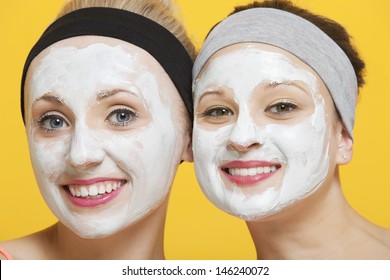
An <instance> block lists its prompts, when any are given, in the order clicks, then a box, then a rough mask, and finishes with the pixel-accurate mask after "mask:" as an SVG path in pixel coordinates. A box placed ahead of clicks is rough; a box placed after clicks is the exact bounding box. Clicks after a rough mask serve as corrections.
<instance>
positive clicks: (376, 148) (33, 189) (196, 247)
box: [0, 0, 390, 259]
mask: <svg viewBox="0 0 390 280" xmlns="http://www.w3.org/2000/svg"><path fill="white" fill-rule="evenodd" d="M176 2H177V3H178V4H179V6H180V12H181V17H182V20H183V21H184V23H185V25H186V27H187V29H188V32H189V34H190V35H191V37H192V38H193V40H194V42H195V43H196V45H197V47H198V48H199V47H200V45H201V43H202V41H203V38H204V37H205V35H206V34H207V32H208V30H209V29H210V28H211V27H212V26H213V25H214V24H215V23H216V22H217V21H219V20H221V19H222V18H223V17H224V16H225V15H227V14H228V13H229V12H230V11H231V10H232V8H233V6H235V5H238V4H246V3H248V1H247V0H245V1H243V0H241V1H239V0H219V1H217V0H207V1H206V0H197V1H195V0H177V1H176ZM294 2H296V3H297V4H299V5H300V6H302V7H304V8H308V9H310V10H312V11H314V12H317V13H320V14H323V15H325V16H328V17H330V18H332V19H335V20H336V21H339V22H340V23H342V24H343V25H344V26H345V27H346V28H347V29H348V30H349V32H350V34H351V35H352V36H353V39H354V42H355V44H356V45H357V47H358V50H359V51H360V53H361V55H362V57H363V58H364V59H365V61H366V65H367V71H366V81H367V84H366V86H365V87H364V89H363V90H362V91H361V96H360V98H359V104H358V109H357V120H356V126H355V144H354V157H353V161H352V163H350V164H349V165H348V166H345V167H342V168H341V176H342V182H343V190H344V192H345V195H346V197H347V199H348V201H349V202H350V203H351V204H352V206H353V207H354V208H355V209H356V210H357V211H358V212H359V213H361V214H362V215H363V216H364V217H366V218H367V219H369V220H371V221H372V222H374V223H376V224H378V225H381V226H385V227H390V176H389V175H388V174H387V172H389V173H390V170H389V159H390V125H389V123H388V121H389V119H390V117H389V114H390V110H389V109H390V70H389V69H390V67H389V65H390V47H389V43H390V39H389V38H390V18H389V17H388V14H389V13H390V1H387V0H371V1H363V0H296V1H294ZM62 4H63V0H34V1H30V0H22V1H3V2H2V6H1V11H0V31H1V33H0V34H1V41H0V45H1V52H0V63H1V66H0V79H1V83H0V106H1V107H0V114H1V115H0V116H1V118H0V131H1V134H0V137H1V138H0V139H1V140H0V141H1V142H0V143H1V145H0V178H1V179H0V180H1V181H2V183H1V192H0V240H6V239H11V238H16V237H19V236H23V235H25V234H28V233H32V232H35V231H38V230H41V229H43V228H45V227H47V226H49V225H51V224H53V223H54V222H55V217H54V216H53V215H52V214H51V212H50V210H49V209H48V208H47V207H46V205H45V203H44V201H43V199H42V198H41V196H40V194H39V191H38V187H37V186H36V183H35V179H34V176H33V172H32V168H31V165H30V160H29V156H28V149H27V144H26V137H25V133H24V126H23V122H22V119H21V116H20V110H19V82H20V76H21V71H22V67H23V64H24V60H25V58H26V56H27V53H28V51H29V50H30V48H31V47H32V45H33V44H34V43H35V42H36V40H37V39H38V37H39V36H40V35H41V33H42V32H43V30H44V29H45V28H46V26H47V25H48V24H49V23H50V22H51V20H52V19H53V18H54V17H55V15H56V13H57V11H58V10H59V8H60V7H61V5H62ZM161 148H163V147H161ZM307 215H310V213H307ZM165 243H166V256H167V258H168V259H253V258H255V251H254V248H253V246H252V241H251V239H250V236H249V233H248V231H247V229H246V226H245V224H244V222H242V221H240V220H238V219H237V218H234V217H232V216H229V215H227V214H225V213H223V212H222V211H220V210H218V209H217V208H215V207H214V206H213V205H211V203H209V202H208V201H207V200H206V198H204V196H203V194H202V193H201V191H200V189H199V187H198V185H197V183H196V179H195V175H194V172H193V166H192V164H182V166H181V167H180V169H179V172H178V175H177V177H176V180H175V183H174V186H173V191H172V195H171V200H170V207H169V212H168V218H167V227H166V241H165Z"/></svg>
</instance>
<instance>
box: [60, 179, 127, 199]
mask: <svg viewBox="0 0 390 280" xmlns="http://www.w3.org/2000/svg"><path fill="white" fill-rule="evenodd" d="M121 184H122V182H99V183H96V184H92V185H88V186H82V185H69V186H68V187H69V191H70V193H71V194H72V195H73V196H77V197H87V196H97V195H99V194H105V193H110V192H112V191H114V190H116V189H117V188H119V187H120V186H121Z"/></svg>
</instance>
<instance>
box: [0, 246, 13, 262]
mask: <svg viewBox="0 0 390 280" xmlns="http://www.w3.org/2000/svg"><path fill="white" fill-rule="evenodd" d="M0 254H2V255H3V256H4V257H5V258H6V259H7V260H12V257H11V255H10V254H9V253H8V252H7V251H6V250H5V249H4V248H2V247H0Z"/></svg>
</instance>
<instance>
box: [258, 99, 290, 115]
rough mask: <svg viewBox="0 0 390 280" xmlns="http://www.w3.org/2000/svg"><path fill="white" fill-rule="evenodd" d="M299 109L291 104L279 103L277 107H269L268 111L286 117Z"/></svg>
mask: <svg viewBox="0 0 390 280" xmlns="http://www.w3.org/2000/svg"><path fill="white" fill-rule="evenodd" d="M296 108H297V105H295V104H292V103H289V102H279V103H277V104H275V105H271V106H269V107H268V108H267V109H266V111H267V112H270V113H272V114H277V115H284V114H287V113H289V112H291V111H293V110H295V109H296Z"/></svg>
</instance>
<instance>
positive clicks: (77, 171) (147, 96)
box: [25, 36, 189, 237]
mask: <svg viewBox="0 0 390 280" xmlns="http://www.w3.org/2000/svg"><path fill="white" fill-rule="evenodd" d="M26 81H27V83H26V88H25V92H26V96H25V100H26V104H25V112H26V130H27V137H28V143H29V149H30V156H31V161H32V165H33V168H34V172H35V176H36V179H37V182H38V186H39V188H40V191H41V193H42V195H43V197H44V199H45V201H46V203H47V204H48V206H49V208H50V209H51V210H52V211H53V213H54V214H55V215H56V216H57V218H58V219H59V220H60V221H61V222H62V223H64V224H65V225H66V226H68V227H69V228H71V229H72V230H73V231H74V232H75V233H77V234H78V235H80V236H82V237H103V236H107V235H111V234H113V233H115V232H117V231H118V230H120V229H122V228H124V227H126V226H127V225H130V224H132V223H135V222H136V221H138V220H139V219H141V218H143V217H144V216H146V215H147V214H148V213H150V211H152V210H153V209H155V208H157V207H158V206H159V205H160V204H161V203H162V202H163V201H164V200H165V199H166V197H167V195H168V192H169V190H170V186H171V184H172V181H173V177H174V175H175V173H176V169H177V166H178V164H179V163H180V161H181V160H182V159H185V158H186V157H187V156H188V153H189V151H188V150H189V149H188V143H189V136H188V135H187V134H186V133H187V132H186V133H185V118H186V116H185V115H184V114H182V113H181V112H184V111H185V110H184V109H182V108H183V106H184V105H183V104H182V101H181V100H180V97H179V94H178V92H177V90H176V88H175V86H174V85H173V83H172V81H171V80H170V78H169V76H168V75H167V74H166V73H165V71H164V69H163V68H162V67H161V66H160V64H159V63H158V62H157V61H156V60H155V59H154V58H153V57H152V56H151V55H149V54H148V53H147V52H145V51H144V50H142V49H140V48H138V47H137V46H135V45H132V44H129V43H125V42H123V41H120V40H116V39H112V38H104V37H92V36H84V37H78V38H70V39H67V40H64V41H61V42H59V43H56V44H54V45H53V46H51V47H49V48H48V49H46V50H45V51H44V52H43V53H41V54H40V55H39V56H38V57H37V58H36V59H35V60H34V61H33V63H32V65H31V67H30V69H29V72H28V76H27V80H26Z"/></svg>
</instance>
